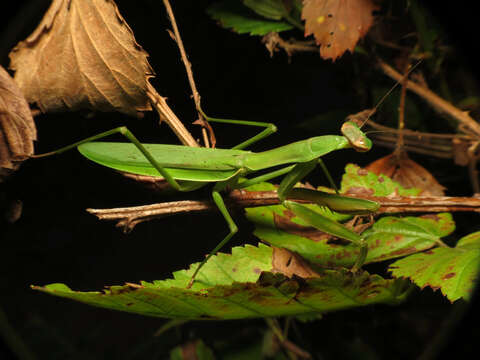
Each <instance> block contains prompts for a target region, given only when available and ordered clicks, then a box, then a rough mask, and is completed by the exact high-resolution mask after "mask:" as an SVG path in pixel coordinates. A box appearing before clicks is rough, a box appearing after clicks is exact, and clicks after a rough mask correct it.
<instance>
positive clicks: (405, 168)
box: [365, 152, 445, 196]
mask: <svg viewBox="0 0 480 360" xmlns="http://www.w3.org/2000/svg"><path fill="white" fill-rule="evenodd" d="M365 169H367V170H369V171H372V172H374V173H375V174H377V175H380V174H384V175H386V176H388V177H389V178H391V179H393V180H395V181H397V182H398V183H400V185H402V186H403V187H405V188H412V187H415V188H417V189H421V190H422V192H421V195H422V196H444V195H445V191H444V190H445V187H443V186H442V185H440V184H439V183H438V181H437V180H436V179H435V178H434V177H433V175H432V174H431V173H430V172H429V171H428V170H427V169H425V168H424V167H423V166H421V165H420V164H418V163H416V162H415V161H413V160H412V159H410V158H409V157H408V155H407V153H406V152H401V153H400V154H398V155H397V154H396V153H393V154H390V155H387V156H385V157H383V158H380V159H378V160H376V161H374V162H372V163H371V164H369V165H368V166H367V167H366V168H365Z"/></svg>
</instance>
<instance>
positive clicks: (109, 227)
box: [0, 0, 479, 360]
mask: <svg viewBox="0 0 480 360" xmlns="http://www.w3.org/2000/svg"><path fill="white" fill-rule="evenodd" d="M49 3H50V2H49V1H30V2H26V1H25V2H23V3H22V2H16V3H15V4H13V5H14V6H16V9H15V10H11V11H9V12H8V13H7V12H6V11H4V10H2V12H3V13H2V20H3V22H2V24H1V27H0V31H1V33H0V62H1V65H3V66H4V67H7V66H8V52H9V50H10V49H11V47H12V46H13V45H14V44H16V43H17V42H18V41H20V40H22V39H24V38H25V37H26V36H28V35H29V34H30V33H31V32H32V31H33V29H34V28H35V26H36V25H37V24H38V22H39V21H40V19H41V16H42V13H43V12H44V11H45V9H46V8H47V7H48V5H49ZM172 3H173V4H172V5H173V7H174V11H175V13H176V17H177V21H178V23H179V27H180V31H181V33H182V37H183V40H184V44H185V47H186V50H187V52H188V54H189V58H190V61H191V62H192V65H193V70H194V73H195V78H196V82H197V86H198V89H199V91H200V93H201V95H202V104H203V107H204V110H206V112H207V113H209V114H211V115H213V116H217V115H218V116H225V117H232V118H239V119H249V120H258V121H269V122H274V123H275V124H277V125H278V126H279V128H280V132H279V134H278V135H274V136H272V137H271V138H269V139H268V140H267V141H265V142H263V143H262V144H259V145H258V146H256V147H255V149H256V150H261V149H264V148H267V147H268V148H271V147H274V146H277V145H280V144H285V143H287V142H290V141H294V140H298V139H301V138H306V137H309V136H312V135H313V134H312V133H311V132H308V131H305V130H303V131H302V130H301V129H299V128H298V127H296V126H295V125H296V124H297V123H299V122H301V121H303V120H305V119H308V118H309V117H311V116H314V115H316V114H318V113H321V112H325V111H329V110H335V109H352V110H353V111H359V110H362V109H364V108H365V106H367V105H371V104H364V103H362V102H361V101H360V100H359V97H358V94H357V92H356V91H355V88H356V86H353V85H354V83H355V81H357V80H356V79H358V78H357V77H356V75H357V74H356V73H355V71H354V70H352V69H353V66H352V62H353V60H352V56H351V55H346V56H344V57H342V58H341V59H340V60H338V61H337V62H336V63H335V64H332V63H331V62H329V61H323V60H320V59H319V57H318V56H317V55H314V54H299V55H295V56H294V58H293V61H292V63H291V64H289V63H288V59H287V57H286V56H285V55H284V54H278V55H277V56H275V57H274V58H273V59H271V58H270V57H269V56H268V53H267V51H266V49H265V48H264V47H263V45H262V44H261V43H260V41H258V39H256V38H250V37H249V36H247V35H243V36H239V35H237V34H234V33H232V32H230V31H227V30H224V29H221V28H219V27H218V26H217V25H216V24H215V23H214V21H212V20H211V19H210V18H208V16H206V15H205V13H204V9H205V8H206V6H207V5H208V4H209V3H211V1H182V2H174V1H172ZM117 5H118V7H119V9H120V11H121V13H122V15H123V16H124V18H125V19H126V21H127V22H128V23H129V25H130V26H131V27H132V29H133V31H134V33H135V37H136V39H137V42H138V43H139V44H141V45H142V46H143V47H144V49H145V50H146V51H147V52H148V53H149V54H150V62H151V64H152V66H153V68H154V69H155V71H156V73H157V77H156V79H155V80H154V81H152V83H153V84H154V86H155V87H156V88H157V90H158V92H159V93H160V94H161V95H163V96H167V97H168V98H169V104H170V106H171V107H172V108H173V109H174V111H175V112H176V114H177V115H178V116H179V118H180V119H182V120H183V121H184V122H185V123H187V124H188V123H190V122H191V121H192V120H194V117H195V113H194V107H193V101H192V100H191V99H190V88H189V86H188V82H187V79H186V76H185V73H184V68H183V65H182V63H181V61H180V56H179V53H178V49H177V47H176V45H175V43H174V42H173V41H172V40H171V39H170V37H169V36H168V34H167V33H166V31H165V29H167V28H169V27H170V26H169V23H168V20H167V18H166V15H165V12H164V9H163V5H162V2H161V1H160V0H158V1H154V0H151V1H135V2H133V1H126V0H122V1H120V0H118V1H117ZM441 6H444V7H445V8H443V9H442V8H440V7H441ZM450 6H451V5H450ZM465 10H466V9H462V11H461V14H460V12H459V11H458V10H457V9H455V11H452V9H450V8H448V6H446V5H445V4H436V5H435V8H432V11H433V12H434V13H435V14H436V15H437V16H438V17H439V19H440V21H441V22H442V23H443V24H445V26H446V28H447V29H448V31H449V34H450V36H451V39H452V42H454V43H455V44H456V45H459V46H460V48H462V50H463V54H464V55H465V61H466V62H467V63H470V66H472V68H473V70H475V64H474V61H473V60H474V59H475V58H476V57H474V56H473V55H472V54H475V50H478V42H477V41H476V31H475V28H474V24H475V21H476V20H475V19H474V18H473V17H472V18H469V16H472V12H471V11H470V12H469V11H465ZM446 13H447V14H448V15H449V16H448V18H445V17H443V16H444V15H445V14H446ZM447 20H448V21H447ZM364 65H365V66H367V67H368V64H364ZM376 76H378V77H383V75H381V74H380V73H377V74H376ZM385 83H386V84H391V82H389V80H387V79H386V80H385ZM355 85H356V84H355ZM365 86H368V84H365ZM388 86H390V85H388ZM85 115H86V114H67V115H65V114H60V115H48V116H39V117H37V118H36V121H37V126H38V131H39V139H40V140H39V142H38V146H37V152H38V153H42V152H45V151H49V150H52V149H56V148H58V147H60V146H63V145H66V144H69V143H72V142H74V141H77V140H79V139H82V138H84V137H87V136H90V135H93V134H96V133H98V132H101V131H104V130H108V129H111V128H113V127H116V126H119V125H127V126H128V127H129V128H130V129H131V130H132V131H133V132H134V133H135V134H136V135H137V136H138V137H139V138H140V139H141V140H142V141H144V142H165V143H176V139H175V137H174V136H173V135H172V134H171V133H170V130H169V129H168V128H167V127H166V126H165V125H162V126H161V127H160V128H159V127H158V125H157V117H156V116H155V114H153V113H150V114H146V115H145V117H144V118H143V119H141V120H138V119H132V118H128V117H126V116H122V115H119V114H95V116H94V117H92V118H87V116H85ZM341 120H342V119H339V122H338V124H330V125H329V127H326V128H325V129H324V133H322V134H332V133H337V131H338V127H339V125H340V121H341ZM189 128H190V129H191V130H192V132H194V133H195V134H197V135H196V136H198V129H196V128H195V127H189ZM152 129H153V130H152ZM215 130H216V134H217V138H218V139H219V144H218V146H219V147H228V146H230V145H232V144H235V143H238V142H239V139H243V138H247V137H248V136H251V135H252V133H253V132H252V130H251V129H243V128H235V129H233V130H232V129H231V128H229V127H222V126H216V127H215ZM322 134H315V135H322ZM385 154H387V150H384V149H376V150H375V152H372V153H371V154H363V155H360V156H358V155H356V154H354V153H353V152H348V153H345V154H343V153H342V154H335V155H334V156H335V157H334V159H335V161H332V159H333V157H327V158H326V163H327V165H328V166H329V169H330V170H331V171H332V173H333V174H334V178H335V180H336V181H337V182H338V181H339V179H340V175H341V171H342V168H343V166H344V164H345V163H346V162H349V161H352V162H356V163H358V164H360V165H365V164H367V163H368V162H369V161H372V160H373V159H376V158H378V157H380V156H382V155H385ZM414 158H415V157H414ZM329 160H330V161H329ZM415 160H418V161H419V162H421V163H422V164H423V165H424V166H426V167H427V168H429V169H430V170H432V171H434V170H438V173H439V174H443V175H444V178H443V180H444V182H442V178H441V179H439V180H440V182H442V183H443V184H444V185H445V186H447V187H448V188H449V190H450V191H451V192H453V193H456V194H462V195H468V193H465V189H468V182H467V181H466V179H467V178H466V176H467V175H466V171H465V169H463V168H459V167H454V166H452V165H451V164H450V163H449V162H438V161H433V162H432V160H431V159H428V158H422V157H417V158H415ZM429 165H430V167H429ZM432 168H433V169H432ZM445 174H449V175H448V176H447V175H445ZM319 179H320V180H317V183H318V182H321V181H323V180H322V178H319ZM314 181H315V180H314ZM0 186H1V187H0V191H1V194H2V196H3V197H4V198H6V199H7V200H8V201H11V200H15V199H19V200H21V201H22V202H23V214H22V217H21V218H20V220H18V221H17V222H16V223H14V224H9V223H7V222H2V224H1V230H0V246H1V253H0V254H1V259H0V261H1V263H0V274H1V275H0V276H1V281H0V296H1V297H0V306H1V307H2V308H3V311H4V312H5V313H6V315H7V316H8V320H9V322H10V323H11V325H12V326H13V327H14V328H15V330H16V331H17V332H18V333H19V334H20V336H21V337H22V338H23V340H24V341H25V342H26V343H27V344H28V346H29V347H30V349H31V350H32V351H33V352H34V353H35V354H36V355H37V357H38V358H39V359H77V358H78V359H160V358H165V357H166V356H167V354H168V351H169V350H170V349H171V348H172V347H174V346H176V345H178V344H180V343H182V342H185V341H186V340H188V339H195V338H203V339H204V340H205V341H206V342H207V344H209V345H212V346H214V347H215V348H216V349H219V348H220V349H224V350H225V352H228V351H234V348H235V347H238V348H243V347H246V346H249V345H251V344H253V343H255V341H257V340H258V337H259V336H260V334H261V330H262V329H263V328H264V326H265V325H264V323H263V321H261V320H258V321H236V322H221V323H199V322H194V323H190V324H187V325H185V326H184V327H182V328H181V330H179V331H177V332H175V331H172V332H170V333H169V334H168V335H166V336H164V337H162V338H152V334H153V333H154V332H155V330H157V329H158V328H159V327H160V326H161V325H162V324H163V320H161V319H154V318H147V317H142V316H138V315H132V314H127V313H120V312H113V311H109V310H104V309H97V308H93V307H88V306H86V305H82V304H79V303H75V302H72V301H68V300H64V299H61V298H56V297H51V296H47V295H44V294H41V293H38V292H35V291H32V290H31V289H30V288H29V285H31V284H35V285H45V284H49V283H54V282H63V283H66V284H67V285H69V286H70V287H71V288H72V289H75V290H99V289H101V288H102V287H103V286H104V285H120V284H123V283H124V282H134V283H138V282H139V281H140V280H147V281H149V280H155V279H163V278H166V277H168V276H169V275H170V274H171V272H172V271H175V270H179V269H183V268H185V267H186V266H187V265H188V264H190V263H192V262H195V261H199V259H200V258H201V257H202V256H203V254H205V253H207V252H208V251H209V250H210V249H212V248H213V247H214V246H215V244H216V243H217V242H218V240H219V239H221V238H222V237H223V236H224V234H225V232H226V231H227V229H226V226H225V224H224V222H223V219H222V218H221V217H220V216H219V215H218V214H216V213H213V214H204V215H195V216H178V217H175V218H169V219H164V220H158V221H152V222H149V223H145V224H142V225H140V226H138V227H137V228H135V230H134V232H133V233H131V234H128V235H124V234H122V233H121V232H120V231H119V230H118V229H116V228H115V227H114V226H113V224H112V223H106V222H98V221H96V220H95V218H94V217H93V216H91V215H89V214H88V213H86V212H85V210H84V209H85V208H89V207H92V208H108V207H120V206H129V205H139V204H148V203H152V202H156V201H165V198H164V197H160V196H158V195H155V194H153V195H152V194H151V193H150V192H149V191H147V190H145V189H143V188H141V187H140V186H138V185H136V184H134V183H132V182H130V181H129V180H126V179H123V178H122V177H120V176H118V175H116V174H113V173H112V172H110V171H108V170H105V169H102V168H100V167H97V166H94V165H92V164H91V163H89V162H87V160H84V159H83V158H82V157H80V156H79V155H78V154H77V153H76V152H74V151H72V152H70V153H67V154H64V155H61V156H58V157H52V158H48V159H42V160H35V161H29V162H27V163H25V164H24V165H23V166H22V168H21V170H20V171H19V172H18V173H17V174H16V175H15V176H14V177H12V178H11V179H10V180H9V181H8V182H7V183H5V184H0ZM206 195H207V194H205V193H203V194H202V193H200V194H198V195H197V196H200V197H203V196H206ZM188 198H191V194H189V195H188ZM176 199H178V197H176ZM235 219H236V221H237V223H238V224H239V227H240V229H241V232H240V233H239V234H238V235H237V236H235V239H234V240H233V244H232V245H234V246H238V245H241V244H243V243H244V242H250V243H253V244H254V243H256V239H255V238H254V237H253V236H252V235H251V231H252V227H251V225H250V224H248V223H247V222H246V221H245V220H244V219H243V217H242V214H241V213H238V214H235ZM456 220H457V218H456ZM459 220H460V221H463V222H464V223H465V222H467V223H468V222H475V223H478V217H473V216H472V217H467V218H464V219H459ZM225 251H227V250H225ZM464 308H465V307H464V304H463V303H462V302H458V303H456V304H455V305H453V306H452V305H450V304H449V303H448V301H447V300H445V299H444V298H443V297H442V296H441V295H440V294H439V293H438V292H437V293H433V292H432V291H429V290H427V289H426V290H424V291H422V292H421V293H420V292H417V293H414V294H413V296H412V298H411V299H410V300H409V301H408V302H407V303H405V304H403V305H401V306H398V307H394V308H392V307H387V306H375V307H369V308H362V309H359V310H351V311H344V312H341V313H334V314H328V315H326V316H325V317H324V319H323V320H322V321H319V322H315V323H310V324H301V325H299V329H298V334H294V335H293V336H292V337H293V338H292V340H293V341H294V342H296V343H297V344H298V345H299V346H302V347H304V348H305V349H306V350H308V351H311V352H312V354H314V355H315V356H316V358H318V359H334V358H346V359H350V358H352V359H353V358H357V357H353V355H352V354H353V352H357V353H361V354H364V355H365V356H367V355H369V354H371V353H373V354H376V356H377V358H387V357H388V358H392V359H402V358H417V357H418V356H419V355H420V354H422V353H424V352H428V351H429V350H428V349H429V348H434V347H435V348H437V347H439V346H440V345H446V346H450V347H451V348H455V351H456V357H457V358H462V356H465V357H463V358H466V357H467V356H470V355H471V354H472V353H473V349H474V340H473V339H474V338H475V336H477V338H478V335H479V329H478V326H476V324H475V321H474V319H475V318H474V316H473V315H474V313H473V312H472V310H471V309H470V316H467V317H463V318H462V320H461V321H462V322H461V327H457V328H455V327H453V325H452V324H454V319H457V318H458V317H457V316H456V315H455V314H456V313H459V314H461V313H462V312H463V310H464ZM467 310H468V309H467ZM452 314H454V315H452ZM474 325H475V326H474ZM445 329H450V331H452V332H451V333H448V334H447V336H446V337H445V338H439V337H438V334H441V333H442V331H445ZM464 330H467V331H464ZM460 334H461V335H460ZM455 335H456V336H455ZM219 344H220V345H219ZM222 344H223V345H222ZM225 344H227V345H225ZM222 346H223V348H222ZM350 352H351V353H352V354H350V355H348V354H349V353H350ZM320 354H323V355H320ZM372 356H373V355H372ZM372 356H370V357H366V358H369V359H371V358H375V357H372ZM438 356H440V355H438ZM10 357H11V354H10V353H8V352H7V351H6V352H2V351H1V350H0V359H2V360H3V359H9V358H10Z"/></svg>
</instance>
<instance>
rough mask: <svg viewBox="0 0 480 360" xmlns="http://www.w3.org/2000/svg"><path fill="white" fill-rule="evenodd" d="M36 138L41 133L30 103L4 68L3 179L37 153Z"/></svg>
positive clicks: (0, 97)
mask: <svg viewBox="0 0 480 360" xmlns="http://www.w3.org/2000/svg"><path fill="white" fill-rule="evenodd" d="M36 139H37V130H36V128H35V123H34V122H33V118H32V114H31V112H30V108H29V107H28V104H27V101H26V100H25V98H24V97H23V94H22V92H21V91H20V89H19V88H18V86H17V85H16V84H15V82H14V81H13V79H12V78H11V77H10V75H9V74H8V73H7V72H6V71H5V69H4V68H3V67H1V66H0V179H1V178H2V177H3V176H6V175H8V174H9V173H11V172H12V171H14V170H16V168H17V167H18V165H19V164H20V162H21V161H22V160H25V159H26V158H28V157H29V156H30V155H32V154H33V141H34V140H36Z"/></svg>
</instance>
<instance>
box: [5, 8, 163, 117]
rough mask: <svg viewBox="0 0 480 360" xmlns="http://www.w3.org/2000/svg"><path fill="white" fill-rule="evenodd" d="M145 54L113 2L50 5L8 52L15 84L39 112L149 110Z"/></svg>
mask: <svg viewBox="0 0 480 360" xmlns="http://www.w3.org/2000/svg"><path fill="white" fill-rule="evenodd" d="M147 57H148V54H147V53H146V52H145V51H144V50H143V49H142V47H141V46H140V45H139V44H138V43H137V42H136V41H135V38H134V36H133V32H132V30H131V29H130V27H129V26H128V24H127V23H126V22H125V20H124V19H123V17H122V16H121V14H120V12H119V10H118V8H117V6H116V5H115V3H114V1H113V0H53V2H52V4H51V6H50V8H49V9H48V11H47V12H46V14H45V16H44V18H43V19H42V21H41V23H40V24H39V25H38V27H37V28H36V29H35V31H34V32H33V33H32V34H31V35H30V36H29V37H28V38H27V39H26V40H24V41H22V42H20V43H18V44H17V46H16V47H15V48H14V49H13V50H12V52H11V53H10V60H11V63H10V68H11V69H13V70H15V71H16V72H15V81H16V82H17V84H18V86H19V87H20V88H21V89H22V91H23V92H24V94H25V97H26V99H27V100H28V102H30V103H37V105H38V106H39V107H40V109H41V110H42V111H43V112H51V111H52V112H54V111H65V110H72V111H74V110H78V109H85V108H87V109H93V110H98V111H119V112H123V113H126V114H129V115H134V116H136V115H138V112H140V111H145V110H151V106H150V103H149V100H148V97H147V94H146V91H147V83H148V79H149V78H150V77H152V76H153V75H154V73H153V69H152V68H151V67H150V64H149V63H148V60H147Z"/></svg>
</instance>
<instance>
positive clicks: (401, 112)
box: [395, 63, 409, 156]
mask: <svg viewBox="0 0 480 360" xmlns="http://www.w3.org/2000/svg"><path fill="white" fill-rule="evenodd" d="M407 64H408V63H407ZM407 66H408V65H407ZM408 74H409V71H408V68H406V69H405V75H404V76H403V78H402V83H401V84H402V91H401V92H400V104H399V106H398V137H397V147H396V149H395V151H396V154H397V156H398V155H399V154H400V153H402V152H403V151H404V149H403V146H404V141H403V130H404V129H405V98H406V95H407V81H408Z"/></svg>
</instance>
